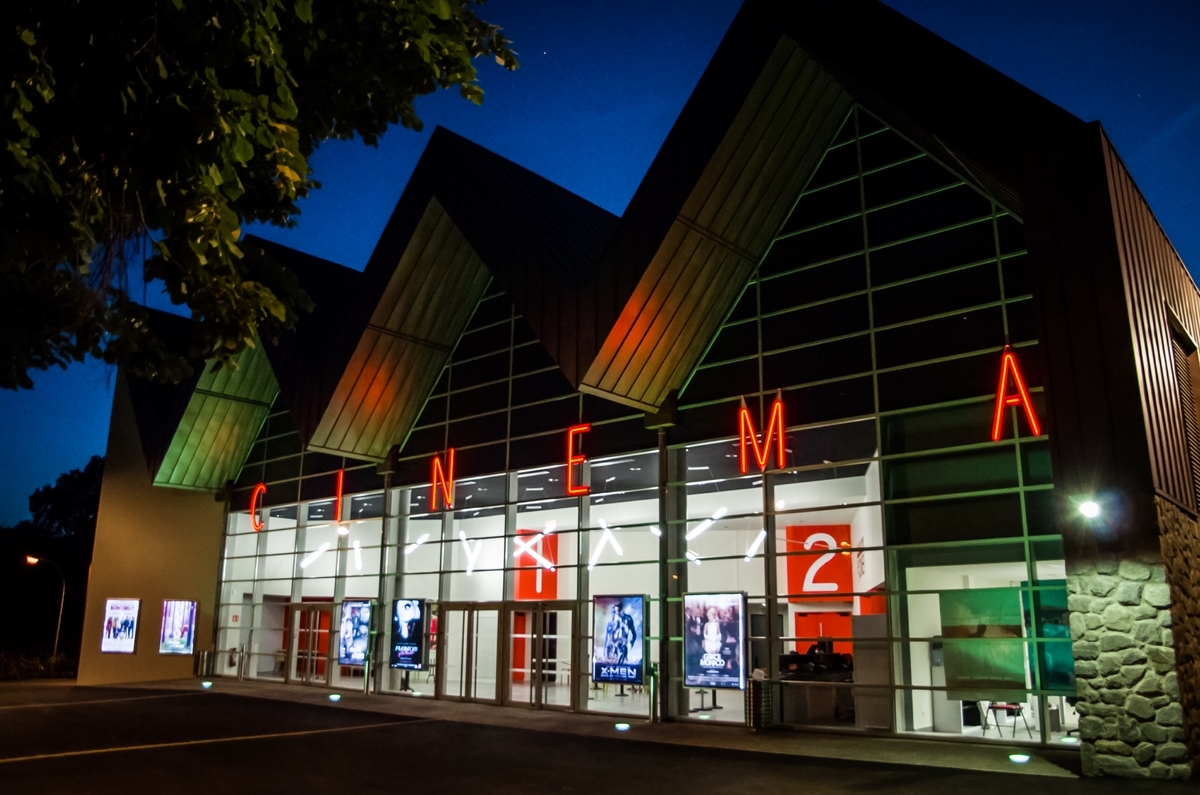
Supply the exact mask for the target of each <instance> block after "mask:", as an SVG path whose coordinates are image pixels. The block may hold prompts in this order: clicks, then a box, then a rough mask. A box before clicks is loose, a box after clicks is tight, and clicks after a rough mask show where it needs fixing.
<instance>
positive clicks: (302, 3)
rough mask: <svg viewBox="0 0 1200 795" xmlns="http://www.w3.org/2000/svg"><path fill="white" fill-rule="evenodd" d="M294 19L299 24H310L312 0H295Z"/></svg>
mask: <svg viewBox="0 0 1200 795" xmlns="http://www.w3.org/2000/svg"><path fill="white" fill-rule="evenodd" d="M296 18H297V19H299V20H300V21H301V22H312V0H296Z"/></svg>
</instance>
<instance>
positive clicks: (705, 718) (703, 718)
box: [696, 715, 712, 720]
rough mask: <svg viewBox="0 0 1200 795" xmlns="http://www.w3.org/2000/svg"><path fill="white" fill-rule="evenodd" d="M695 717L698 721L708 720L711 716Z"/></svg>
mask: <svg viewBox="0 0 1200 795" xmlns="http://www.w3.org/2000/svg"><path fill="white" fill-rule="evenodd" d="M696 717H697V718H699V719H700V720H708V719H709V718H711V717H712V715H697V716H696Z"/></svg>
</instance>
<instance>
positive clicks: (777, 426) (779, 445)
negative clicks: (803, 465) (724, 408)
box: [738, 395, 785, 475]
mask: <svg viewBox="0 0 1200 795" xmlns="http://www.w3.org/2000/svg"><path fill="white" fill-rule="evenodd" d="M783 429H784V425H783V399H782V398H781V397H780V396H779V395H776V396H775V403H774V404H773V405H772V406H771V420H770V422H768V423H767V432H766V433H765V434H764V435H763V446H762V447H759V446H758V434H757V432H756V431H755V430H754V422H753V421H752V420H751V419H750V409H748V408H746V401H745V400H742V408H741V409H740V410H739V411H738V438H739V441H740V442H741V455H740V456H739V460H738V464H739V465H740V466H741V470H742V474H743V475H744V474H746V472H747V470H748V464H747V462H746V439H747V437H748V438H749V439H750V445H751V447H752V448H753V449H754V460H755V462H757V463H758V468H759V470H760V471H763V472H765V471H766V469H767V459H768V458H770V457H771V437H772V436H774V437H776V445H775V463H776V466H777V467H778V468H780V469H782V468H783V467H784V466H785V464H784V461H785V455H784V449H783Z"/></svg>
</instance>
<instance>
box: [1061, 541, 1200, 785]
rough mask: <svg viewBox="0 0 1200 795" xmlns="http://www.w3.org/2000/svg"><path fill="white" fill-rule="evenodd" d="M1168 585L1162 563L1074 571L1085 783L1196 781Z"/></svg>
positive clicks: (1107, 564) (1105, 564)
mask: <svg viewBox="0 0 1200 795" xmlns="http://www.w3.org/2000/svg"><path fill="white" fill-rule="evenodd" d="M1166 580H1167V577H1166V571H1165V569H1164V567H1163V564H1162V561H1161V560H1159V558H1158V556H1157V555H1154V556H1152V557H1150V556H1146V557H1141V558H1139V559H1136V560H1120V561H1118V560H1116V559H1115V558H1109V559H1105V558H1101V559H1098V560H1093V561H1080V562H1073V563H1069V564H1068V569H1067V592H1068V596H1067V600H1068V605H1069V608H1070V610H1071V639H1072V640H1073V641H1074V644H1073V645H1074V651H1075V679H1076V684H1077V686H1078V691H1079V701H1078V702H1077V703H1076V705H1075V708H1076V710H1077V711H1078V712H1079V735H1080V741H1081V755H1082V762H1083V772H1084V775H1090V776H1098V775H1111V776H1127V777H1142V778H1147V777H1149V778H1188V777H1189V775H1190V773H1191V768H1190V766H1189V764H1188V760H1189V756H1190V755H1189V753H1188V748H1187V745H1186V744H1185V743H1184V729H1183V709H1182V706H1181V704H1180V700H1179V684H1178V677H1177V674H1176V671H1175V649H1174V648H1173V646H1174V634H1173V630H1172V618H1171V611H1170V609H1169V606H1170V604H1171V599H1170V592H1169V588H1168V586H1167V581H1166Z"/></svg>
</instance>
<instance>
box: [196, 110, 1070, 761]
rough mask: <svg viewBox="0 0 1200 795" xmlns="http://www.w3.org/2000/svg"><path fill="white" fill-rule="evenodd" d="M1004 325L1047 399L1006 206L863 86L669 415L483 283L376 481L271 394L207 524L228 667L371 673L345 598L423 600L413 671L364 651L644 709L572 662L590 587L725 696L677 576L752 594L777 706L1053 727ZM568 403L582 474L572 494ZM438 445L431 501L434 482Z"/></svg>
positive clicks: (859, 725)
mask: <svg viewBox="0 0 1200 795" xmlns="http://www.w3.org/2000/svg"><path fill="white" fill-rule="evenodd" d="M1006 345H1007V346H1011V347H1012V349H1013V350H1014V352H1015V356H1016V358H1017V360H1018V362H1019V365H1020V368H1021V372H1022V373H1023V374H1024V376H1025V381H1026V384H1027V385H1028V386H1029V389H1030V394H1031V396H1032V402H1033V406H1034V409H1035V410H1036V411H1038V412H1041V411H1042V408H1043V401H1042V386H1041V385H1042V377H1041V373H1040V355H1039V352H1038V349H1037V335H1036V329H1035V324H1034V319H1033V312H1032V287H1031V278H1030V275H1029V270H1028V263H1027V257H1026V253H1025V244H1024V234H1023V230H1022V227H1021V224H1020V222H1019V221H1018V220H1017V219H1016V218H1014V217H1013V216H1012V215H1010V214H1009V213H1008V212H1007V211H1006V210H1005V209H1004V208H1003V207H1001V206H999V205H998V204H996V203H995V202H994V201H992V200H990V199H988V198H987V197H985V196H984V195H983V194H982V193H980V192H979V191H978V190H976V189H975V188H974V187H972V186H971V185H970V184H968V183H966V182H964V181H963V179H961V178H960V177H959V176H957V175H955V174H954V173H953V172H952V171H951V170H949V169H948V168H946V167H945V166H943V165H942V164H939V163H938V162H936V161H935V160H934V159H933V158H932V157H930V156H929V155H928V154H925V153H923V152H921V151H920V150H919V149H918V148H917V147H915V146H914V145H913V144H912V143H910V142H908V141H907V140H905V139H904V138H903V137H902V136H901V135H899V134H897V133H896V132H895V131H893V130H891V129H889V128H887V127H886V126H885V125H883V124H882V123H881V122H879V121H878V120H877V119H875V118H874V117H873V116H871V115H870V114H869V113H867V112H866V111H865V110H863V109H861V108H856V109H854V110H852V111H851V113H850V115H849V116H848V118H847V119H846V122H845V124H844V125H843V127H842V130H841V132H840V133H839V134H838V136H837V137H836V139H835V140H834V142H833V144H832V145H831V147H830V148H829V150H828V151H827V152H826V154H825V156H824V158H823V160H822V163H821V165H820V166H819V168H818V169H817V170H816V172H815V174H814V175H813V177H812V178H811V180H810V182H809V184H808V186H807V187H806V188H805V190H804V191H803V193H802V194H801V195H800V197H799V198H798V200H797V201H796V205H795V208H794V210H793V211H792V213H791V215H790V217H789V219H788V220H787V222H786V223H785V224H784V226H783V228H782V230H781V231H780V233H779V235H778V236H777V238H776V239H775V241H774V243H773V244H772V246H771V248H770V250H769V251H768V253H767V254H766V256H765V257H764V258H763V260H762V262H761V263H760V264H759V266H758V268H757V270H756V272H755V274H754V276H753V277H752V278H751V279H750V281H749V282H748V284H747V285H746V287H745V290H744V292H743V294H742V296H741V298H740V300H739V301H738V302H737V303H736V305H735V306H734V308H733V309H732V310H731V311H730V313H729V315H728V317H727V318H726V319H725V321H724V323H723V324H722V326H721V329H720V331H719V333H718V334H717V335H715V337H714V339H713V340H712V343H711V345H710V347H709V349H708V351H707V353H706V354H705V356H704V358H703V360H702V362H701V363H700V365H699V366H698V367H697V368H696V369H695V371H694V372H693V373H692V375H691V378H690V379H689V381H688V382H687V384H686V385H685V386H684V388H683V389H682V390H681V391H680V393H679V395H678V408H677V417H676V420H675V423H674V424H673V426H671V427H669V428H666V429H665V431H663V432H662V436H661V438H660V436H659V432H658V431H657V430H653V429H648V428H647V427H646V421H645V419H644V418H643V416H642V414H641V413H640V412H636V411H634V410H631V409H628V408H625V407H622V406H620V405H617V404H614V403H608V402H606V401H604V400H601V399H598V398H594V397H592V396H589V395H581V394H579V393H577V392H575V391H574V390H573V389H572V387H571V386H570V384H569V383H568V382H567V381H566V379H565V377H564V376H563V375H562V374H561V372H560V371H559V370H558V368H557V366H556V365H555V364H554V362H553V361H552V360H551V359H550V357H549V356H548V355H547V354H546V353H545V351H544V349H543V348H542V347H541V346H540V344H539V343H538V341H537V340H536V339H535V338H534V337H533V335H532V333H531V332H530V331H529V329H528V327H527V326H526V324H525V323H524V321H523V320H522V318H521V317H520V314H519V313H518V312H517V311H516V309H515V308H514V307H513V304H512V302H511V301H510V300H509V299H508V298H507V296H505V295H504V293H503V292H502V291H501V290H500V289H499V288H498V287H496V286H493V287H492V288H491V289H489V291H488V293H487V294H486V295H485V297H484V299H483V300H482V301H481V303H480V305H479V307H478V309H477V310H476V313H475V317H474V318H473V319H472V321H471V323H470V325H469V327H468V330H467V332H465V333H464V335H463V336H462V339H461V340H460V342H459V344H458V346H457V347H456V348H455V351H454V353H453V355H452V357H451V361H450V364H449V365H448V366H447V368H446V372H445V374H444V375H443V377H442V379H441V381H440V382H439V384H438V386H437V387H436V388H435V389H434V391H433V394H432V395H431V396H430V397H429V398H428V400H427V402H426V405H425V408H424V411H423V413H422V416H421V419H420V420H419V421H418V423H417V425H416V427H415V428H414V429H413V430H412V432H411V433H410V434H409V436H408V438H407V439H406V440H404V443H403V444H402V445H401V450H400V461H399V465H398V467H396V471H395V472H394V473H393V474H391V475H390V476H389V479H388V480H385V478H384V476H381V475H377V474H376V473H375V468H374V465H364V464H363V463H362V462H355V461H351V460H348V459H341V458H336V457H331V456H327V455H324V454H321V453H307V452H302V451H301V445H300V442H299V437H298V435H297V433H296V431H295V429H294V428H293V427H291V425H290V420H289V419H288V416H287V414H286V413H285V412H277V413H275V414H273V415H272V417H271V418H270V420H269V421H268V423H267V426H266V427H265V428H264V430H263V433H262V434H261V435H260V439H259V441H258V442H257V443H256V444H255V446H254V450H253V452H252V453H251V456H250V459H249V461H248V463H247V465H246V467H245V468H244V470H243V473H242V477H241V479H240V480H239V482H238V484H237V486H238V489H239V491H238V494H239V495H241V497H240V499H242V502H241V503H238V499H239V497H236V496H235V505H239V504H240V505H243V506H244V505H245V504H246V502H247V500H246V499H245V495H246V494H247V493H248V492H249V490H250V489H251V488H252V487H253V486H254V484H256V483H259V482H263V483H266V484H267V492H266V494H265V495H264V498H263V503H262V504H263V505H264V506H266V507H265V508H264V509H263V511H262V514H263V515H264V517H265V519H264V521H265V526H264V527H263V528H262V530H261V531H260V532H255V531H254V529H253V527H252V523H251V518H250V516H249V514H248V512H246V511H244V510H241V511H234V512H233V513H231V514H230V518H229V523H228V531H227V539H226V547H225V558H224V561H223V568H222V586H221V602H222V605H221V609H220V614H219V622H220V630H219V633H220V634H219V638H220V640H219V648H220V649H221V650H223V651H224V654H223V655H222V659H223V660H227V663H226V665H227V671H226V672H227V673H230V674H239V673H240V674H241V675H244V676H250V677H260V678H274V679H278V680H285V679H286V680H287V681H300V682H310V683H318V684H325V685H330V686H346V687H348V686H355V683H356V682H357V686H360V687H361V686H362V684H363V679H362V677H363V675H364V671H363V669H362V668H357V667H353V666H341V665H338V664H336V659H335V655H332V653H331V652H330V649H331V648H332V647H333V646H336V643H337V636H338V634H339V629H338V627H339V624H340V614H339V613H335V612H334V611H335V610H336V609H338V608H337V606H338V605H339V604H340V603H341V602H342V601H345V600H374V601H376V602H377V603H378V604H379V605H381V606H382V609H383V612H384V613H385V614H386V613H388V612H389V611H390V609H391V604H392V600H394V599H423V600H426V602H427V604H428V605H429V606H430V608H431V610H432V611H436V620H435V621H434V622H432V624H431V625H430V630H431V636H430V638H428V642H429V644H430V646H429V648H430V649H431V650H432V651H431V654H430V662H431V666H430V669H429V670H427V671H422V672H411V673H405V672H401V671H394V670H390V669H387V668H386V667H385V666H386V656H385V655H378V656H377V657H376V659H377V660H379V661H383V662H384V667H381V668H380V671H379V674H378V675H379V678H378V680H377V684H378V687H379V689H381V690H383V691H390V692H404V693H409V692H415V693H419V694H421V695H437V696H440V697H445V698H461V699H471V700H478V701H495V702H498V703H504V704H526V705H535V706H544V707H562V708H572V709H576V710H588V709H591V710H597V711H603V712H613V713H625V714H647V713H648V711H649V698H650V695H649V693H648V690H647V688H645V687H623V686H618V685H612V684H598V683H593V682H591V679H590V672H591V666H590V664H589V659H590V653H591V651H590V650H591V637H590V636H591V632H592V629H591V628H592V626H593V624H592V616H591V614H590V610H591V599H592V597H593V596H596V595H606V594H643V595H646V596H648V597H649V602H648V606H647V611H646V614H647V629H646V636H647V637H646V638H645V640H646V641H647V642H648V645H647V650H648V654H649V660H650V661H651V662H653V663H658V664H660V666H661V668H662V671H663V678H662V686H663V687H666V688H668V689H669V690H670V699H669V703H670V705H671V711H672V712H673V714H674V717H676V718H680V719H683V718H688V717H692V718H702V719H706V720H714V721H734V722H741V721H742V720H744V710H745V707H744V700H743V696H742V694H741V693H738V692H736V691H734V692H730V691H720V692H718V691H714V690H711V689H707V688H703V689H702V688H685V687H684V686H683V679H682V673H681V669H680V664H681V663H680V660H681V659H682V657H683V652H684V648H685V645H686V644H687V642H688V637H687V635H686V633H687V632H688V631H690V627H689V626H687V625H685V623H684V620H683V609H682V598H681V597H682V594H684V593H687V592H693V593H696V592H703V593H727V592H743V593H745V594H746V597H747V616H746V618H747V629H748V636H749V640H748V643H747V645H746V657H747V659H746V664H747V666H748V668H749V669H761V671H762V672H763V675H764V676H765V677H767V678H768V679H770V680H771V682H772V683H774V686H773V693H774V695H775V700H776V707H775V714H776V720H779V721H782V722H784V723H789V724H795V725H804V726H820V727H826V728H839V727H840V728H844V729H847V730H860V731H892V732H915V733H921V734H924V735H936V736H944V737H964V736H966V737H976V738H984V739H999V738H1001V737H1003V738H1004V739H1005V740H1006V741H1012V740H1013V739H1014V738H1015V739H1016V740H1017V741H1021V740H1025V741H1057V740H1059V739H1061V738H1062V737H1063V736H1066V734H1067V732H1068V731H1070V730H1072V729H1073V728H1075V727H1076V726H1077V717H1076V715H1075V713H1074V710H1073V709H1072V707H1071V703H1069V702H1073V701H1074V695H1075V683H1074V673H1073V661H1072V655H1071V651H1070V649H1071V646H1070V633H1069V631H1068V628H1067V618H1066V616H1067V608H1066V590H1065V576H1066V574H1065V566H1064V563H1063V553H1062V543H1061V537H1060V536H1059V535H1058V532H1057V530H1056V526H1055V518H1054V510H1053V499H1052V498H1053V488H1054V486H1053V482H1052V476H1051V466H1050V457H1049V456H1050V454H1049V449H1048V444H1047V438H1046V436H1045V435H1037V434H1035V433H1034V432H1033V431H1032V430H1031V427H1030V423H1029V422H1028V420H1027V418H1026V415H1025V413H1024V411H1023V409H1022V408H1021V407H1020V406H1016V405H1014V406H1007V405H1006V406H1004V407H1003V408H1002V411H1003V412H1004V416H1003V418H1002V419H1003V426H1002V427H1003V433H1002V438H1001V439H1000V441H997V442H993V441H992V440H991V430H992V425H993V412H994V408H995V406H996V403H997V400H996V391H997V381H998V379H999V377H1000V373H1001V370H1000V365H1001V357H1002V354H1003V351H1004V350H1005V346H1006ZM776 400H778V401H779V402H780V403H781V405H782V406H783V412H784V422H785V430H784V432H783V441H782V445H783V447H784V449H785V457H786V460H785V461H784V465H783V466H782V467H780V466H778V465H777V461H776V457H775V452H774V448H773V447H772V445H773V441H772V439H771V438H770V437H768V436H767V434H766V433H763V435H762V436H763V438H762V443H763V445H765V453H766V455H767V458H768V462H767V466H766V467H765V471H764V468H760V467H759V465H758V463H757V462H756V461H755V458H754V456H755V454H756V452H762V451H759V450H758V448H754V446H753V444H751V445H750V447H751V451H750V453H749V465H748V467H746V468H745V471H744V470H743V466H742V464H743V463H744V459H743V453H742V448H743V447H745V446H746V444H747V442H746V441H745V440H744V439H739V437H738V435H737V434H738V431H739V421H740V412H741V409H742V407H743V406H745V408H746V410H747V412H748V415H749V418H750V422H751V424H752V425H754V426H755V427H757V428H759V429H766V428H767V427H768V418H769V417H770V416H771V413H772V409H773V406H774V405H775V402H776ZM579 423H590V425H591V429H590V430H589V431H588V432H587V433H585V434H582V435H580V436H579V437H578V438H579V441H580V444H581V445H582V447H581V450H582V452H583V453H584V454H586V456H587V463H586V464H584V465H582V466H581V467H580V468H579V470H578V471H577V472H575V473H572V477H575V478H577V479H579V480H580V482H582V483H584V484H587V485H588V486H589V488H590V493H588V494H587V495H584V496H570V495H568V494H567V488H566V484H567V471H566V467H565V466H564V461H565V451H566V439H567V429H568V428H569V427H571V426H572V425H576V424H579ZM449 448H453V449H454V450H455V452H456V457H457V458H456V466H457V480H456V484H455V489H454V503H453V505H454V507H453V509H452V510H447V509H444V507H443V506H441V505H437V506H432V505H431V500H432V498H433V494H432V492H431V489H430V485H429V478H430V475H429V472H430V469H429V467H430V460H431V457H432V456H434V455H438V454H443V451H445V450H447V449H449ZM338 469H344V471H345V480H344V494H345V495H346V496H345V497H344V498H343V500H344V502H343V505H342V506H341V513H340V515H341V517H342V521H341V522H340V523H339V522H336V521H335V517H336V516H337V514H338V511H337V508H336V506H334V505H333V503H332V502H331V500H330V496H331V495H332V494H335V493H336V486H335V483H334V473H335V472H336V471H337V470H338ZM660 478H661V480H660ZM664 615H665V617H666V619H667V628H666V629H667V630H669V631H664V628H663V626H662V620H661V619H662V617H663V616H664ZM378 627H379V629H380V635H379V636H378V644H379V648H382V649H387V648H388V647H389V643H390V640H391V638H390V637H389V633H390V631H391V630H390V627H391V624H390V622H389V621H382V622H379V624H378ZM664 654H665V659H664V657H663V655H664Z"/></svg>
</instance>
